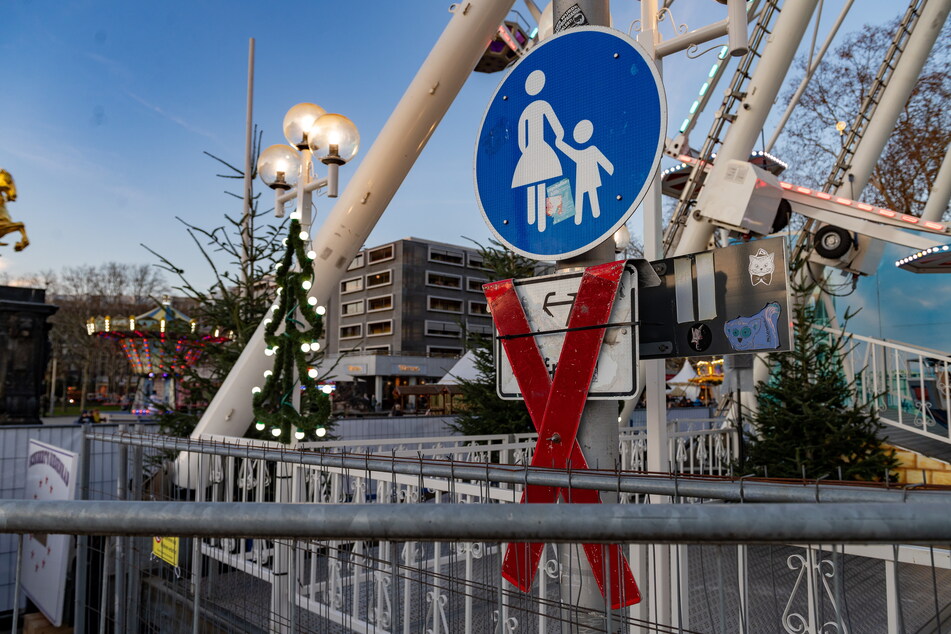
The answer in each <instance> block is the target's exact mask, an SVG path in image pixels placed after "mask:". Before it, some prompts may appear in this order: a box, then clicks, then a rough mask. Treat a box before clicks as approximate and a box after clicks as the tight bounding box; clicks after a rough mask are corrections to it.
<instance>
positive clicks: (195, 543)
mask: <svg viewBox="0 0 951 634" xmlns="http://www.w3.org/2000/svg"><path fill="white" fill-rule="evenodd" d="M207 462H208V461H207V460H205V456H204V455H199V456H198V483H197V484H198V486H197V487H196V488H195V501H196V502H204V501H205V485H206V484H207V476H206V475H205V469H206V465H207ZM192 592H193V593H194V596H193V597H192V599H193V601H192V633H193V634H198V632H199V631H200V626H201V538H200V537H197V536H195V537H192Z"/></svg>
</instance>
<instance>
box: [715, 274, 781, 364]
mask: <svg viewBox="0 0 951 634" xmlns="http://www.w3.org/2000/svg"><path fill="white" fill-rule="evenodd" d="M750 257H752V256H750ZM780 312H782V309H781V308H780V306H779V304H778V303H776V302H770V303H768V304H766V306H764V307H763V310H761V311H759V312H758V313H756V314H755V315H752V316H750V317H737V318H736V319H731V320H730V321H728V322H726V323H725V324H723V331H724V332H725V333H726V338H727V339H728V340H729V341H730V347H731V348H733V349H734V350H743V351H745V350H775V349H776V348H778V347H779V314H780Z"/></svg>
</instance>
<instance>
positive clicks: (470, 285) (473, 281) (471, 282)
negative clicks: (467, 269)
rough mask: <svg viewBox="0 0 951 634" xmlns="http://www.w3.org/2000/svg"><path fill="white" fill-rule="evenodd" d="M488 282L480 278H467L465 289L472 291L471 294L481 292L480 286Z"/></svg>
mask: <svg viewBox="0 0 951 634" xmlns="http://www.w3.org/2000/svg"><path fill="white" fill-rule="evenodd" d="M488 282H489V280H485V279H482V278H481V277H467V278H466V289H467V290H470V291H472V292H473V293H481V292H483V289H482V285H483V284H487V283H488Z"/></svg>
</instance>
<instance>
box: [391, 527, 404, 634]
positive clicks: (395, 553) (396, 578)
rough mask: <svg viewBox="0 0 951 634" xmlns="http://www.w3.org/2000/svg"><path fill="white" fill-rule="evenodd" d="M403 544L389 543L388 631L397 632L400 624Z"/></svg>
mask: <svg viewBox="0 0 951 634" xmlns="http://www.w3.org/2000/svg"><path fill="white" fill-rule="evenodd" d="M402 551H403V542H390V631H391V632H396V631H398V627H397V625H398V623H399V622H400V601H399V599H400V553H401V552H402Z"/></svg>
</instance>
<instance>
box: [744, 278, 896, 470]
mask: <svg viewBox="0 0 951 634" xmlns="http://www.w3.org/2000/svg"><path fill="white" fill-rule="evenodd" d="M814 288H815V286H814V285H813V286H811V287H806V288H800V289H795V292H796V294H797V296H798V297H799V298H801V299H802V300H803V301H800V302H798V306H797V307H796V309H795V311H794V312H795V326H794V328H795V330H794V348H793V349H792V350H791V351H789V352H781V353H774V354H770V355H768V359H769V364H770V367H771V368H772V372H771V375H770V379H769V381H767V382H760V383H759V384H758V385H757V386H756V387H757V394H756V401H757V404H758V411H757V412H756V414H755V416H754V417H753V428H754V430H753V433H747V434H746V438H745V440H746V441H747V442H748V443H749V444H748V447H747V448H746V455H745V464H744V465H741V469H743V471H744V472H745V473H757V474H759V475H768V476H770V477H782V478H801V477H806V478H809V479H817V478H821V477H824V476H828V477H831V478H832V479H839V478H841V479H845V480H882V479H884V478H885V474H886V473H888V472H890V471H891V470H892V469H894V468H895V467H897V466H898V464H897V460H896V458H895V456H894V452H893V451H892V450H891V449H886V448H885V447H883V446H882V440H881V438H880V437H879V431H880V430H881V429H882V424H881V422H880V421H879V420H878V414H877V412H876V411H875V410H874V409H871V408H869V407H868V406H867V405H865V404H864V403H861V402H858V401H857V400H856V399H855V398H854V396H853V395H854V394H855V391H854V388H855V381H854V380H852V381H849V380H848V379H847V377H846V374H845V371H844V368H843V363H842V359H843V356H844V351H845V349H846V346H847V345H848V343H849V338H848V336H847V335H844V334H841V333H838V332H831V331H829V330H826V329H823V328H822V327H821V323H822V321H824V319H823V318H822V315H821V314H820V313H819V311H818V309H817V308H816V306H814V305H810V304H809V301H808V298H809V297H810V295H811V292H812V290H813V289H814ZM849 316H850V315H846V317H845V321H846V322H847V321H848V318H849ZM891 477H894V474H891Z"/></svg>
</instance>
